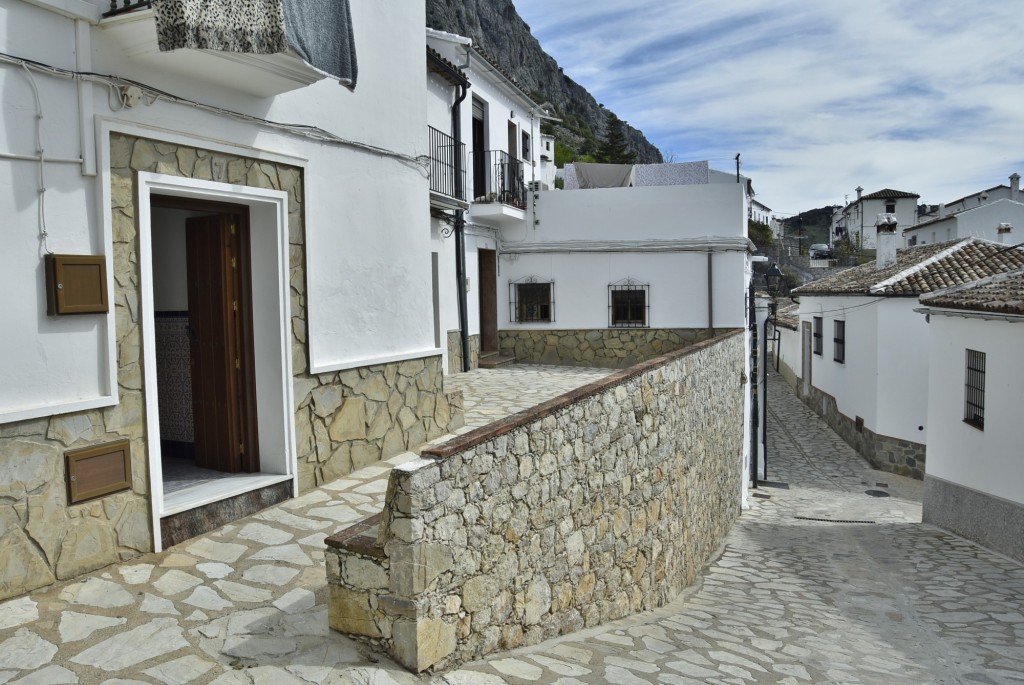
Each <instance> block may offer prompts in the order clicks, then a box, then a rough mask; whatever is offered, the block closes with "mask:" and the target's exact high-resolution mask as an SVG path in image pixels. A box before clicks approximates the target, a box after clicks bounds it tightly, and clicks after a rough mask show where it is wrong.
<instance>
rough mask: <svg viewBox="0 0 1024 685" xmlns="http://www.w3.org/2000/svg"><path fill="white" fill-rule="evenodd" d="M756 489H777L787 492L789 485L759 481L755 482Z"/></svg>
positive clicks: (772, 481) (771, 481)
mask: <svg viewBox="0 0 1024 685" xmlns="http://www.w3.org/2000/svg"><path fill="white" fill-rule="evenodd" d="M757 487H759V488H778V489H779V490H789V483H780V482H778V481H774V480H759V481H757Z"/></svg>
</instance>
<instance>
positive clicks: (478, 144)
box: [473, 98, 487, 199]
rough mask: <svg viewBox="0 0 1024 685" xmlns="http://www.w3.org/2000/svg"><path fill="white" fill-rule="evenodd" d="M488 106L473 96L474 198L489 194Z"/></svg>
mask: <svg viewBox="0 0 1024 685" xmlns="http://www.w3.org/2000/svg"><path fill="white" fill-rule="evenodd" d="M486 109H487V106H486V105H485V104H484V103H483V101H482V100H478V99H477V98H473V199H476V198H478V197H482V196H484V195H486V194H487V124H486Z"/></svg>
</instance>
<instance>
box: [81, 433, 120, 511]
mask: <svg viewBox="0 0 1024 685" xmlns="http://www.w3.org/2000/svg"><path fill="white" fill-rule="evenodd" d="M64 456H65V458H66V459H67V469H66V473H67V478H68V504H77V503H78V502H84V501H86V500H90V499H95V498H97V497H102V496H104V495H109V494H111V493H114V492H120V491H121V490H127V489H129V488H131V486H132V448H131V443H130V442H129V441H128V440H118V441H116V442H108V443H104V444H102V445H93V446H92V447H86V448H84V449H79V450H69V451H67V452H65V453H64Z"/></svg>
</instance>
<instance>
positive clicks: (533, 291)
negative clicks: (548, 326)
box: [508, 276, 555, 323]
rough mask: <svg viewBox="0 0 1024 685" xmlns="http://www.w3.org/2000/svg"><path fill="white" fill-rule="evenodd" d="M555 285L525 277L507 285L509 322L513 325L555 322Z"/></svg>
mask: <svg viewBox="0 0 1024 685" xmlns="http://www.w3.org/2000/svg"><path fill="white" fill-rule="evenodd" d="M554 294H555V283H554V281H542V280H540V279H538V278H537V277H536V276H527V277H525V278H521V279H519V280H517V281H510V282H509V284H508V299H509V307H508V310H509V320H510V321H512V322H513V323H531V322H542V323H550V322H553V321H554V320H555V298H554Z"/></svg>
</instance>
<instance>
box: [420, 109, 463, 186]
mask: <svg viewBox="0 0 1024 685" xmlns="http://www.w3.org/2000/svg"><path fill="white" fill-rule="evenodd" d="M428 128H429V131H428V133H429V137H430V191H431V192H433V193H440V194H442V195H447V196H448V197H453V198H455V199H456V200H465V199H466V144H465V143H460V142H458V141H457V140H455V139H454V138H452V137H451V136H450V135H448V134H447V133H444V132H443V131H439V130H437V129H436V128H434V127H433V126H429V127H428Z"/></svg>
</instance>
